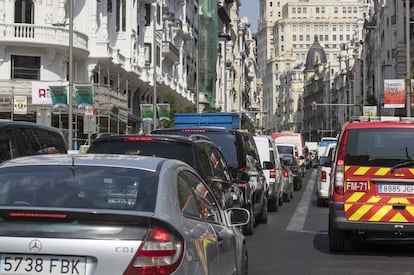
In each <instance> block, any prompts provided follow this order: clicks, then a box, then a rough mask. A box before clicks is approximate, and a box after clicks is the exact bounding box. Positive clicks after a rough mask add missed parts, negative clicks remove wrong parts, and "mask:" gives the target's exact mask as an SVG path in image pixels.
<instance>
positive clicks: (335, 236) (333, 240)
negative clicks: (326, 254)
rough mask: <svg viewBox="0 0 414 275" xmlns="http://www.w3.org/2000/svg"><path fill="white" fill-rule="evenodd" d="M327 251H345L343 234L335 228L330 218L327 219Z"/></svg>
mask: <svg viewBox="0 0 414 275" xmlns="http://www.w3.org/2000/svg"><path fill="white" fill-rule="evenodd" d="M328 234H329V249H330V250H331V251H334V252H341V251H344V250H345V232H344V231H343V230H339V229H337V228H335V226H334V225H333V223H332V221H331V218H329V229H328Z"/></svg>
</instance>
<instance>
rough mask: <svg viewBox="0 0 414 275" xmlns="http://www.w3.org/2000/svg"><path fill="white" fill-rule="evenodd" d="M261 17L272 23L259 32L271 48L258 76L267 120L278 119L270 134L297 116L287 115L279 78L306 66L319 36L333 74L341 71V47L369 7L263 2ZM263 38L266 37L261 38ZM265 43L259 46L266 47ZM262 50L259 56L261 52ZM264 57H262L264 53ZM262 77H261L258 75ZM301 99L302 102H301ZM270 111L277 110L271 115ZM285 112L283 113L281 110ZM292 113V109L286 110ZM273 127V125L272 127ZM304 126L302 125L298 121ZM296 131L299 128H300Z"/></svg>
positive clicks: (357, 0) (350, 2)
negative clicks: (291, 117) (270, 118)
mask: <svg viewBox="0 0 414 275" xmlns="http://www.w3.org/2000/svg"><path fill="white" fill-rule="evenodd" d="M261 3H262V4H261V6H260V7H261V9H264V10H261V15H264V14H266V16H267V17H268V18H270V19H269V20H266V18H265V20H262V19H261V20H260V21H259V32H258V34H260V33H261V32H265V33H266V36H267V44H270V45H268V46H270V47H272V49H270V50H269V49H268V50H267V51H268V54H267V59H266V66H264V62H263V59H259V56H258V63H259V72H263V68H266V70H264V71H265V72H266V73H265V74H263V75H264V76H263V82H264V83H263V86H264V95H263V97H264V98H265V100H266V101H267V102H273V103H272V104H270V103H267V105H266V103H265V107H264V109H265V111H268V117H269V116H271V115H273V116H275V119H274V120H273V121H272V122H269V121H268V124H267V127H269V128H268V130H269V131H279V130H280V129H279V127H280V125H282V124H283V121H282V119H283V118H284V117H289V116H295V115H294V114H284V113H283V112H282V110H283V106H282V105H283V104H284V102H285V100H284V99H283V98H282V96H283V92H282V90H281V86H283V85H282V84H281V80H280V76H283V75H284V72H285V71H289V70H291V69H292V68H294V67H295V66H296V65H299V64H304V63H305V61H306V54H307V51H308V50H309V48H310V46H311V45H312V43H313V38H314V36H315V35H318V40H319V42H320V43H321V45H323V47H324V48H325V51H326V56H327V59H328V63H329V64H330V69H331V70H332V72H333V73H332V74H331V75H332V76H333V75H334V72H335V71H337V70H338V69H339V53H340V49H341V44H343V43H346V42H347V41H350V40H351V39H352V38H353V37H352V35H353V33H354V30H355V28H357V20H358V19H359V18H363V16H364V14H365V11H366V8H367V5H366V4H365V1H362V0H346V1H329V2H327V1H322V0H313V1H285V2H282V1H280V2H274V1H269V0H267V1H262V2H261ZM269 22H270V25H271V23H272V22H273V23H274V24H273V25H272V32H271V33H269V28H270V26H269ZM262 37H263V35H262ZM265 44H266V43H264V42H263V41H262V42H261V43H259V44H258V45H259V47H260V46H264V45H265ZM261 50H262V49H261V48H259V49H258V52H261ZM262 54H263V53H262ZM259 74H260V73H259ZM298 99H299V98H298ZM269 107H274V109H273V110H271V111H270V112H269V109H267V108H269ZM280 109H282V110H280ZM285 110H289V109H285ZM269 123H273V124H269ZM298 123H301V121H298ZM296 128H300V126H299V125H298V126H297V127H296Z"/></svg>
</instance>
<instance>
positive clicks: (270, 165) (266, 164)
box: [263, 161, 275, 170]
mask: <svg viewBox="0 0 414 275" xmlns="http://www.w3.org/2000/svg"><path fill="white" fill-rule="evenodd" d="M273 168H275V166H274V165H273V163H272V162H270V161H263V169H265V170H270V169H273Z"/></svg>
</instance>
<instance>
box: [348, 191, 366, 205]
mask: <svg viewBox="0 0 414 275" xmlns="http://www.w3.org/2000/svg"><path fill="white" fill-rule="evenodd" d="M365 194H366V193H365V192H355V193H353V194H352V195H351V196H350V197H349V198H348V199H347V200H346V202H347V203H352V202H357V201H359V200H360V199H361V197H362V196H363V195H365Z"/></svg>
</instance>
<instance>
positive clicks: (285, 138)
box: [272, 132, 305, 160]
mask: <svg viewBox="0 0 414 275" xmlns="http://www.w3.org/2000/svg"><path fill="white" fill-rule="evenodd" d="M272 139H273V140H274V142H275V143H276V144H281V143H284V144H292V145H294V146H295V147H296V149H297V150H296V152H295V153H294V156H295V158H296V160H299V159H300V156H303V157H305V139H304V138H303V136H302V134H301V133H293V132H278V133H272Z"/></svg>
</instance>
